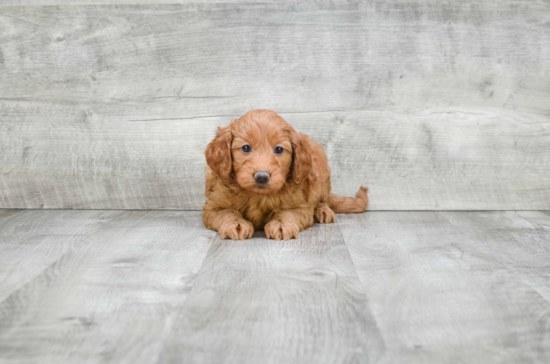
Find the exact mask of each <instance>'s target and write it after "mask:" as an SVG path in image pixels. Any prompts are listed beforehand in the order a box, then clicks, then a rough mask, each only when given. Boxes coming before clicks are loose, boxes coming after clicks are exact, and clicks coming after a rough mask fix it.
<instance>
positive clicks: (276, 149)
mask: <svg viewBox="0 0 550 364" xmlns="http://www.w3.org/2000/svg"><path fill="white" fill-rule="evenodd" d="M284 151H285V150H284V149H283V148H281V147H277V148H275V153H276V154H283V152H284Z"/></svg>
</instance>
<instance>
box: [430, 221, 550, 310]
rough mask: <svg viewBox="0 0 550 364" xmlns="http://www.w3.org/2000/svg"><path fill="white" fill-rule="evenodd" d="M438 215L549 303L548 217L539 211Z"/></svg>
mask: <svg viewBox="0 0 550 364" xmlns="http://www.w3.org/2000/svg"><path fill="white" fill-rule="evenodd" d="M441 214H442V215H443V216H445V217H446V218H447V219H448V220H449V221H451V222H452V223H453V224H454V225H456V226H458V227H459V228H460V229H462V230H463V231H464V232H465V233H466V234H468V235H469V236H470V237H471V238H472V239H473V240H475V241H476V242H478V243H479V245H480V246H482V247H484V249H485V250H486V251H491V252H494V254H495V257H497V259H498V260H499V261H500V262H501V263H503V264H504V265H506V266H507V267H508V268H509V269H510V270H512V271H514V272H515V273H516V274H517V275H518V276H519V277H520V278H521V279H522V280H523V281H525V282H526V283H527V284H529V285H530V286H531V287H533V288H534V289H535V290H536V291H537V292H538V293H539V294H540V295H541V296H542V297H544V298H545V299H546V300H548V301H549V302H550V216H548V215H547V214H545V213H543V212H540V211H517V212H514V211H502V212H469V213H464V212H442V213H441Z"/></svg>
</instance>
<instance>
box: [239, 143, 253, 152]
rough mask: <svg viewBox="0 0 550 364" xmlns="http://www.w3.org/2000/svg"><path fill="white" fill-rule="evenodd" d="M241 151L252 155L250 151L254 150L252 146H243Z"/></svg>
mask: <svg viewBox="0 0 550 364" xmlns="http://www.w3.org/2000/svg"><path fill="white" fill-rule="evenodd" d="M241 150H242V151H243V152H245V153H250V151H251V150H252V148H251V147H250V145H243V147H242V148H241Z"/></svg>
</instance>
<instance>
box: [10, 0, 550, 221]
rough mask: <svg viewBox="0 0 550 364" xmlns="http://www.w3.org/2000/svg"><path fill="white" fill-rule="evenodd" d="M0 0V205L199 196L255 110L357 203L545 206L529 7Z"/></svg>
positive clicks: (537, 57)
mask: <svg viewBox="0 0 550 364" xmlns="http://www.w3.org/2000/svg"><path fill="white" fill-rule="evenodd" d="M131 3H135V4H131ZM138 3H139V4H138ZM2 4H4V5H3V6H0V208H79V209H80V208H117V209H200V208H201V207H202V204H203V202H204V196H203V186H204V179H203V178H204V174H203V169H204V165H205V161H204V157H203V150H204V148H205V146H206V144H207V143H208V141H209V140H210V139H211V138H212V137H213V135H214V131H215V129H216V127H217V126H218V125H226V124H228V123H229V121H230V120H231V119H232V118H235V117H238V116H240V115H242V114H243V113H245V112H246V111H248V110H250V109H252V108H268V109H273V110H275V111H277V112H279V113H280V114H281V115H282V116H283V117H284V118H286V119H287V120H288V121H289V122H290V123H291V124H293V125H294V126H295V127H296V129H298V130H299V131H302V132H305V133H308V134H309V135H311V136H312V137H314V138H315V139H317V140H318V141H319V142H321V143H322V144H323V145H324V146H325V150H326V151H327V154H328V156H329V160H330V164H331V167H332V170H333V186H334V187H333V188H334V191H335V192H336V193H340V194H347V195H352V194H354V193H355V192H356V190H357V189H358V187H359V185H361V184H365V185H368V186H369V187H370V196H371V208H372V209H378V210H413V209H427V210H431V209H436V210H437V209H451V210H460V209H472V210H483V209H550V2H548V1H535V0H530V1H501V0H488V1H483V2H478V1H459V0H456V1H435V0H434V1H428V0H424V1H423V0H400V1H370V2H363V1H361V2H355V1H333V2H331V1H316V2H311V1H291V2H278V1H262V2H252V1H226V2H195V3H190V2H183V1H174V2H172V3H171V4H169V3H166V2H164V3H163V4H160V3H155V2H153V1H143V0H135V1H128V0H123V1H108V0H101V1H93V0H91V1H85V0H72V1H54V0H7V1H6V0H4V1H2ZM90 4H93V5H90ZM51 5H55V6H51Z"/></svg>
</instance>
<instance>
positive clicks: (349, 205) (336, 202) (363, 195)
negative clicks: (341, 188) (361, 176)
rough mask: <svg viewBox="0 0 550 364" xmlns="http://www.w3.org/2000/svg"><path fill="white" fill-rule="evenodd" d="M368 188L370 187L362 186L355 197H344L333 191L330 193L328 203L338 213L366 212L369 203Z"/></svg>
mask: <svg viewBox="0 0 550 364" xmlns="http://www.w3.org/2000/svg"><path fill="white" fill-rule="evenodd" d="M368 190H369V189H368V187H365V186H361V188H359V191H358V192H357V195H355V197H343V196H337V195H335V194H333V193H331V194H329V195H328V205H329V207H330V208H331V209H332V211H334V212H336V213H345V212H364V211H365V210H366V209H367V205H368V204H369V197H368V196H367V191H368Z"/></svg>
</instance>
